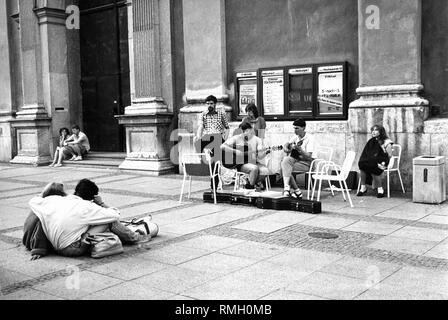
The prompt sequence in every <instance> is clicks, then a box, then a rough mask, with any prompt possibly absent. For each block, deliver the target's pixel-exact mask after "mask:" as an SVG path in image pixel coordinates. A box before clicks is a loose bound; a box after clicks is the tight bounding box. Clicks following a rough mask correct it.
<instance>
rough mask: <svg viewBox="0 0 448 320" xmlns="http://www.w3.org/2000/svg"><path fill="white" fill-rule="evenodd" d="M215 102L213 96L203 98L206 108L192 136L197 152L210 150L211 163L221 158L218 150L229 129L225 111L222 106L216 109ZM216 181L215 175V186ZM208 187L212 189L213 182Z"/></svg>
mask: <svg viewBox="0 0 448 320" xmlns="http://www.w3.org/2000/svg"><path fill="white" fill-rule="evenodd" d="M217 102H218V99H216V97H215V96H208V97H207V98H206V99H205V104H206V105H207V110H206V111H204V112H202V113H201V114H200V116H199V123H198V131H197V134H196V136H195V137H194V138H193V142H194V144H195V148H196V150H198V151H199V150H200V151H199V152H204V148H207V149H209V150H211V155H212V157H213V160H212V162H213V163H214V162H216V161H221V160H222V154H221V152H219V151H220V150H221V149H220V147H221V144H222V143H223V142H224V140H225V139H226V137H227V133H228V129H229V123H228V121H227V116H226V112H225V110H224V109H222V108H219V109H218V110H217V109H216V103H217ZM218 182H219V179H218V177H215V186H217V185H218ZM210 188H211V189H213V182H211V183H210Z"/></svg>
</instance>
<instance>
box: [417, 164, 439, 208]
mask: <svg viewBox="0 0 448 320" xmlns="http://www.w3.org/2000/svg"><path fill="white" fill-rule="evenodd" d="M413 165H414V173H413V183H412V186H413V192H412V201H413V202H420V203H429V204H439V203H442V202H444V201H445V200H446V182H445V157H430V156H421V157H417V158H414V160H413Z"/></svg>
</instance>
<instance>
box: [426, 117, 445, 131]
mask: <svg viewBox="0 0 448 320" xmlns="http://www.w3.org/2000/svg"><path fill="white" fill-rule="evenodd" d="M424 124H425V129H424V130H425V133H427V134H444V133H445V134H448V118H439V119H429V120H426V121H425V122H424Z"/></svg>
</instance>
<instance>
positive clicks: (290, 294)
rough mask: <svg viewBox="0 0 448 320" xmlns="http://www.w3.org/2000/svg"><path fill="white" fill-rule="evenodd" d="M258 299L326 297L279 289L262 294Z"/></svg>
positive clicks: (314, 298) (313, 298)
mask: <svg viewBox="0 0 448 320" xmlns="http://www.w3.org/2000/svg"><path fill="white" fill-rule="evenodd" d="M260 300H328V299H326V298H322V297H318V296H313V295H310V294H305V293H300V292H294V291H289V290H285V289H279V290H276V291H274V292H272V293H270V294H268V295H267V296H264V297H263V298H261V299H260Z"/></svg>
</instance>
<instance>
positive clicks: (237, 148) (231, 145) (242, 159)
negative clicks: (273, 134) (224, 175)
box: [221, 122, 270, 189]
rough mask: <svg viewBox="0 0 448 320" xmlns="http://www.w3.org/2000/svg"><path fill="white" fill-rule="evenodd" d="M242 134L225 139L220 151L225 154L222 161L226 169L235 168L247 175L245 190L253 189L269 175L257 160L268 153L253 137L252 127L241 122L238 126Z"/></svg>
mask: <svg viewBox="0 0 448 320" xmlns="http://www.w3.org/2000/svg"><path fill="white" fill-rule="evenodd" d="M239 128H240V129H241V131H242V133H241V134H238V135H235V136H233V137H231V138H229V139H227V140H226V141H225V142H224V143H223V144H222V145H221V150H223V151H224V152H225V155H224V156H223V159H224V160H225V163H226V164H227V165H226V167H233V168H236V169H237V170H238V171H241V172H244V173H247V174H249V183H248V184H246V185H245V188H246V189H255V185H256V184H257V183H260V182H262V181H263V180H264V178H265V175H267V174H269V169H268V168H267V167H266V166H264V165H263V164H260V163H259V162H258V160H261V159H263V158H264V157H265V156H266V154H268V153H269V151H270V150H269V149H268V150H266V149H265V148H264V147H263V141H262V140H261V139H260V138H258V137H257V136H255V132H254V130H253V128H252V125H251V124H250V123H248V122H242V123H241V124H240V126H239Z"/></svg>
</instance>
